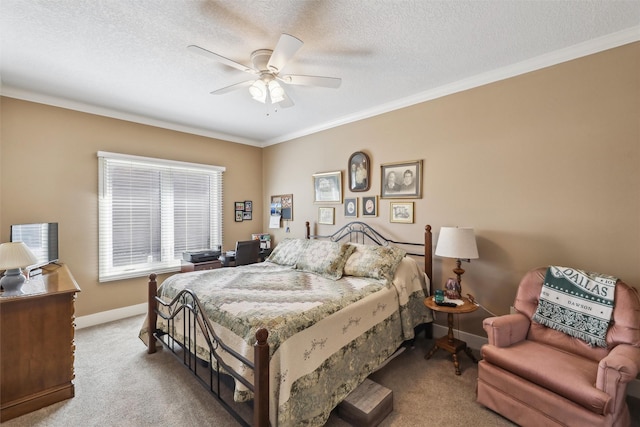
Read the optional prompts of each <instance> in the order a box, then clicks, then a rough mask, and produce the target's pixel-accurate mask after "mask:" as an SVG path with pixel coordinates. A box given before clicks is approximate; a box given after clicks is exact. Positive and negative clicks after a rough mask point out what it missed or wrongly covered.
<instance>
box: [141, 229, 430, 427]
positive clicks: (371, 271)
mask: <svg viewBox="0 0 640 427" xmlns="http://www.w3.org/2000/svg"><path fill="white" fill-rule="evenodd" d="M305 234H306V235H305V238H304V239H293V238H290V239H284V240H283V241H282V242H280V243H279V244H278V245H277V246H276V247H275V249H274V250H273V252H272V253H271V255H270V256H269V257H268V258H267V260H266V261H265V262H263V263H258V264H251V265H247V266H241V267H229V268H220V269H216V270H205V271H194V272H191V273H184V274H176V275H173V276H170V277H168V278H167V279H165V281H164V283H163V284H162V285H161V286H160V287H158V286H157V282H156V275H155V274H152V275H150V280H149V312H148V315H147V320H146V321H145V325H144V326H143V328H142V329H141V331H140V338H141V339H143V341H145V342H146V344H147V346H148V352H149V353H154V352H155V351H156V348H157V344H158V343H162V344H164V346H166V347H168V348H169V349H170V351H173V352H174V353H176V354H177V355H179V356H180V357H181V358H182V360H183V362H184V364H185V365H187V366H188V367H189V369H190V370H191V371H192V372H193V373H194V374H195V375H196V376H197V377H199V378H200V379H201V381H202V382H203V383H204V384H205V385H206V386H207V387H208V388H209V389H210V391H211V392H212V393H213V394H214V395H215V396H216V397H218V400H219V401H220V403H221V404H222V405H223V406H224V407H225V408H226V409H227V410H229V411H230V412H231V413H232V414H233V415H234V416H235V417H236V419H237V420H238V421H239V422H240V423H241V424H244V425H249V424H250V422H249V421H248V420H247V417H246V416H243V414H242V413H241V412H242V407H241V409H240V410H238V409H237V408H238V406H237V405H238V402H249V403H248V405H250V406H251V408H252V409H251V412H252V415H250V416H249V419H250V420H252V423H253V425H255V426H267V425H272V426H279V427H288V426H299V425H307V426H320V425H323V424H324V423H325V422H326V420H327V419H328V417H329V415H330V413H331V411H332V409H333V408H334V407H335V406H336V405H337V404H339V403H340V402H341V401H342V400H343V399H344V398H345V397H346V396H347V395H348V394H349V393H350V392H351V391H353V390H354V389H355V388H356V387H357V386H358V385H359V384H360V383H361V382H362V381H364V379H365V378H366V377H367V376H368V375H369V374H370V373H372V372H373V371H375V370H376V369H378V368H379V367H380V366H382V365H383V364H384V363H385V362H386V361H387V360H388V359H389V358H390V357H392V356H393V354H394V353H395V352H396V351H397V350H398V349H399V348H402V346H403V344H404V345H406V344H405V343H407V342H411V341H412V340H413V339H414V337H415V333H416V330H418V329H419V328H421V327H425V326H424V325H428V326H430V322H432V320H433V317H432V313H431V312H430V310H428V309H427V308H426V307H425V305H424V298H425V296H426V295H427V294H430V293H431V277H432V264H431V262H432V257H431V249H432V238H431V227H430V226H428V225H427V226H426V227H425V234H424V243H422V242H421V243H412V242H399V241H394V240H391V239H389V238H387V237H383V236H382V234H380V233H378V232H377V231H375V230H374V229H373V228H371V227H369V226H368V225H367V224H365V223H362V222H357V221H356V222H352V223H349V224H347V225H345V226H344V227H342V228H340V229H339V230H338V231H336V232H335V233H333V234H332V235H330V236H312V235H311V233H310V226H309V223H308V222H307V223H306V233H305ZM416 257H418V258H422V259H423V264H422V265H421V263H419V262H418V261H416ZM429 331H430V328H429ZM203 371H204V372H206V374H205V376H206V378H204V379H203V378H202V377H203V375H202V372H203ZM221 378H222V380H221ZM225 378H226V379H227V383H228V382H229V381H228V379H231V381H230V382H231V387H230V388H231V390H232V392H231V393H232V400H233V403H230V402H228V401H227V400H224V399H222V398H221V396H222V391H221V390H222V388H224V384H225ZM221 383H222V386H221ZM221 387H222V388H221Z"/></svg>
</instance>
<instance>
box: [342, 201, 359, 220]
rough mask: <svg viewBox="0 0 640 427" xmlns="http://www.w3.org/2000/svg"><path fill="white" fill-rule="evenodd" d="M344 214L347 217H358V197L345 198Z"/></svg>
mask: <svg viewBox="0 0 640 427" xmlns="http://www.w3.org/2000/svg"><path fill="white" fill-rule="evenodd" d="M344 216H345V217H347V218H357V217H358V198H357V197H353V198H349V199H344Z"/></svg>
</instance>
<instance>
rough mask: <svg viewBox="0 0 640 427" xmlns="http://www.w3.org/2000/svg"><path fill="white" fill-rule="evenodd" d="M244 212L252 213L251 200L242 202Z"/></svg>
mask: <svg viewBox="0 0 640 427" xmlns="http://www.w3.org/2000/svg"><path fill="white" fill-rule="evenodd" d="M244 211H245V212H253V202H252V201H251V200H245V201H244Z"/></svg>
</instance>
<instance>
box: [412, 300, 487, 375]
mask: <svg viewBox="0 0 640 427" xmlns="http://www.w3.org/2000/svg"><path fill="white" fill-rule="evenodd" d="M460 299H461V300H462V301H464V304H462V305H459V306H457V307H446V306H443V305H437V304H436V302H435V301H434V300H433V296H430V297H428V298H425V300H424V305H426V306H427V307H429V308H430V309H431V310H434V311H440V312H443V313H447V326H448V327H449V330H448V332H447V335H446V336H443V337H441V338H438V339H437V340H436V345H435V346H434V347H433V348H432V349H431V350H430V351H429V353H427V355H426V356H425V357H424V358H425V359H429V358H430V357H431V356H433V354H434V353H435V352H436V351H438V349H439V348H441V349H443V350H446V351H448V352H449V353H451V354H452V356H453V366H454V367H455V369H456V375H460V363H459V362H458V352H460V351H462V350H464V352H465V353H466V354H467V356H469V357H470V358H471V360H473V362H474V363H478V360H477V359H476V358H475V357H474V356H473V353H472V352H471V349H470V348H469V347H467V343H466V342H464V341H462V340H459V339H457V338H454V336H453V315H454V314H464V313H472V312H474V311H476V310H477V309H478V306H477V305H476V304H474V303H472V302H471V301H470V300H469V298H465V297H460Z"/></svg>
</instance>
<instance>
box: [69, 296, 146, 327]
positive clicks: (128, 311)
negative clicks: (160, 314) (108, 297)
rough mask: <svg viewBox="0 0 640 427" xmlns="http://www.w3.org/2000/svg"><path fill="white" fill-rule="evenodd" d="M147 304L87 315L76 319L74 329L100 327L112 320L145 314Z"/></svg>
mask: <svg viewBox="0 0 640 427" xmlns="http://www.w3.org/2000/svg"><path fill="white" fill-rule="evenodd" d="M147 307H148V305H147V303H146V302H145V303H142V304H137V305H130V306H128V307H122V308H116V309H114V310H108V311H101V312H100V313H95V314H89V315H87V316H80V317H76V319H75V324H76V329H82V328H88V327H89V326H95V325H100V324H102V323H108V322H113V321H114V320H120V319H126V318H127V317H132V316H137V315H139V314H144V313H146V312H147Z"/></svg>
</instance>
